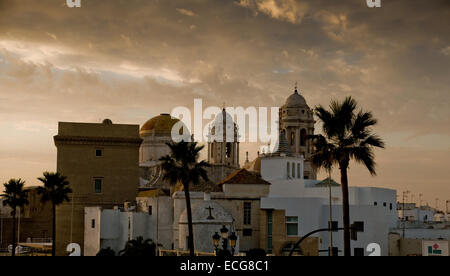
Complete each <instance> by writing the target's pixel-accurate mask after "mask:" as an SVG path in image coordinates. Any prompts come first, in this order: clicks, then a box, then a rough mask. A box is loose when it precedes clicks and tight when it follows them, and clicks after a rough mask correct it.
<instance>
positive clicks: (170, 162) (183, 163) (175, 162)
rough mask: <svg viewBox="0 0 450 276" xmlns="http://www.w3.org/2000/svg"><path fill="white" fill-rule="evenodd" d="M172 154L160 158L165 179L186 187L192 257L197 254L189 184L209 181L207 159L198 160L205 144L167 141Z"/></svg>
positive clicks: (189, 243)
mask: <svg viewBox="0 0 450 276" xmlns="http://www.w3.org/2000/svg"><path fill="white" fill-rule="evenodd" d="M167 145H168V146H169V148H170V151H171V154H170V155H166V156H164V157H162V158H161V159H160V161H162V169H163V170H164V179H165V180H169V181H170V183H172V184H177V183H181V184H182V185H183V188H184V194H185V198H186V212H187V219H188V229H189V230H188V231H189V237H188V246H189V251H190V255H191V257H193V256H194V255H195V253H194V252H195V251H194V235H193V232H194V231H193V228H192V212H191V199H190V194H189V185H190V184H191V183H192V184H198V183H199V181H200V178H202V179H203V180H205V181H208V175H207V172H206V170H205V168H206V167H208V166H209V164H208V163H207V162H205V161H200V162H198V158H199V153H200V151H201V150H202V149H203V146H197V143H196V142H184V141H181V142H179V143H175V142H173V143H167Z"/></svg>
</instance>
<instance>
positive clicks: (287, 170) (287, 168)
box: [286, 162, 291, 178]
mask: <svg viewBox="0 0 450 276" xmlns="http://www.w3.org/2000/svg"><path fill="white" fill-rule="evenodd" d="M289 169H290V164H289V162H287V166H286V172H287V178H289V176H290V175H291V172H290V171H289Z"/></svg>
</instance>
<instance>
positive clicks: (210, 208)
mask: <svg viewBox="0 0 450 276" xmlns="http://www.w3.org/2000/svg"><path fill="white" fill-rule="evenodd" d="M205 209H206V210H208V211H209V216H208V217H207V218H206V219H214V217H213V216H212V213H211V211H212V210H214V208H212V207H211V206H209V207H208V208H205Z"/></svg>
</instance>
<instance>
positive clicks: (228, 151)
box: [225, 143, 233, 158]
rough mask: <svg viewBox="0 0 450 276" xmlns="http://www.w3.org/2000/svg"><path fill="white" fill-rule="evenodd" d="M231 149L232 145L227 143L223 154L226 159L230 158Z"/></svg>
mask: <svg viewBox="0 0 450 276" xmlns="http://www.w3.org/2000/svg"><path fill="white" fill-rule="evenodd" d="M232 147H233V145H232V144H231V143H227V146H226V148H225V154H226V155H227V158H230V157H231V151H232Z"/></svg>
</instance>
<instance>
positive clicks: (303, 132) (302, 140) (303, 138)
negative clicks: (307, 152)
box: [300, 129, 307, 147]
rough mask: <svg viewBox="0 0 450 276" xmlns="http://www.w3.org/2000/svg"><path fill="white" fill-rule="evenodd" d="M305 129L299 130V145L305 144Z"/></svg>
mask: <svg viewBox="0 0 450 276" xmlns="http://www.w3.org/2000/svg"><path fill="white" fill-rule="evenodd" d="M306 138H307V137H306V129H302V130H301V131H300V146H303V147H304V146H306Z"/></svg>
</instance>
